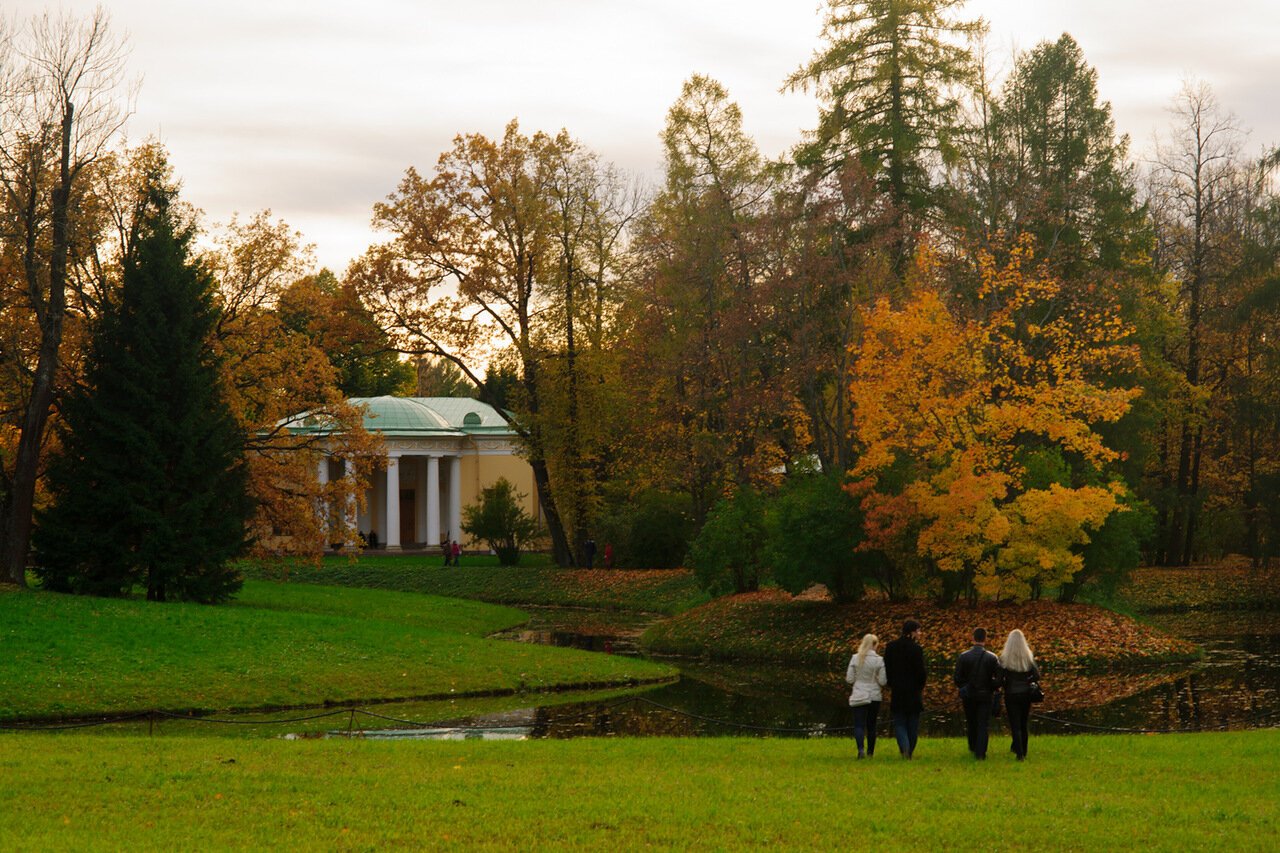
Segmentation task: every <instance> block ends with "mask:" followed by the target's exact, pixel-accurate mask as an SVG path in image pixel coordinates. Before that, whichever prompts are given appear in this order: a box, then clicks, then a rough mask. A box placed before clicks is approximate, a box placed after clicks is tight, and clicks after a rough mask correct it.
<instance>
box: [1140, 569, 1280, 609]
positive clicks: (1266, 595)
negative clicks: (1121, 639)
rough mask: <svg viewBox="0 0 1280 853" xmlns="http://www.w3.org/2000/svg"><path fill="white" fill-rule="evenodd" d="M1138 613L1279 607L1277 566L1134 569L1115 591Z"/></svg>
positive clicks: (1279, 592) (1279, 591)
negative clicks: (1262, 567)
mask: <svg viewBox="0 0 1280 853" xmlns="http://www.w3.org/2000/svg"><path fill="white" fill-rule="evenodd" d="M1117 597H1118V599H1119V602H1118V603H1119V604H1120V605H1121V606H1122V607H1125V608H1129V609H1132V610H1134V611H1136V612H1139V613H1179V612H1186V611H1195V610H1275V609H1280V568H1272V569H1269V570H1265V571H1264V570H1262V569H1253V568H1249V567H1248V566H1209V567H1204V566H1198V567H1189V568H1142V569H1137V570H1135V571H1134V572H1133V573H1132V574H1131V575H1130V576H1129V581H1128V583H1126V584H1125V585H1124V586H1122V587H1121V588H1120V589H1119V590H1118V593H1117Z"/></svg>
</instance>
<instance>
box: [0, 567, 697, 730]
mask: <svg viewBox="0 0 1280 853" xmlns="http://www.w3.org/2000/svg"><path fill="white" fill-rule="evenodd" d="M523 619H524V616H523V614H521V613H520V612H519V611H516V610H511V609H509V608H504V607H495V606H492V605H487V604H480V603H477V602H464V601H456V600H451V599H443V598H434V597H429V596H423V595H413V594H407V593H395V592H388V591H384V590H363V589H326V588H324V587H316V586H306V585H296V584H295V585H287V586H286V585H279V584H269V583H263V582H253V581H251V582H248V583H246V585H245V589H244V591H243V593H242V595H241V596H240V598H239V600H238V602H237V603H236V604H233V605H226V606H218V607H209V606H202V605H194V604H171V603H170V604H155V603H148V602H145V601H137V600H114V599H100V598H89V597H81V596H69V595H58V594H54V593H47V592H31V591H25V592H19V591H14V590H4V591H0V649H3V653H2V654H0V720H14V719H48V718H64V717H77V716H85V715H94V714H103V713H129V712H135V711H145V710H152V709H159V710H170V711H197V712H203V711H222V710H228V709H249V708H282V707H307V706H315V705H323V704H331V703H348V702H353V703H359V702H370V701H381V700H391V699H401V698H416V697H438V696H451V695H452V696H458V695H469V694H479V693H501V692H512V691H522V690H541V689H550V688H555V687H564V686H585V685H588V684H617V683H623V682H628V681H632V680H647V679H655V678H661V677H664V676H668V675H670V674H671V670H669V669H668V668H666V667H663V666H661V665H657V664H653V663H648V662H645V661H639V660H632V659H626V658H615V657H610V656H605V655H594V654H589V653H586V652H579V651H576V650H573V649H560V648H550V647H541V646H532V645H525V644H519V643H508V642H500V641H496V640H486V639H484V638H483V635H484V634H487V633H490V632H492V631H495V630H498V629H500V628H504V627H508V626H511V625H515V624H518V623H519V622H521V621H522V620H523Z"/></svg>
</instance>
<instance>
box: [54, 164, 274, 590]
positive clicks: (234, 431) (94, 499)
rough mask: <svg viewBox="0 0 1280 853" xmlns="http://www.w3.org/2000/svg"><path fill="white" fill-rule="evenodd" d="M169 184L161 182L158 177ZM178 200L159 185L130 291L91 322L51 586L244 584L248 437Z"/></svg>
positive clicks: (73, 408) (67, 414) (125, 280)
mask: <svg viewBox="0 0 1280 853" xmlns="http://www.w3.org/2000/svg"><path fill="white" fill-rule="evenodd" d="M157 185H158V183H157ZM173 197H174V192H173V191H172V190H170V189H159V188H157V189H153V191H152V197H151V203H150V210H149V212H148V214H147V215H146V216H145V217H144V218H143V221H142V224H141V227H140V229H139V231H138V235H137V240H136V242H135V243H134V246H133V247H132V249H131V251H129V252H128V253H127V255H126V258H125V260H124V264H123V277H122V280H121V286H120V289H119V290H118V291H117V292H116V293H114V294H112V295H111V296H110V297H109V298H108V299H107V301H106V303H105V304H104V305H103V308H102V312H101V314H100V316H99V317H98V319H97V321H96V323H95V324H94V328H93V337H92V340H91V343H90V346H89V352H88V356H87V360H86V369H85V376H84V383H83V385H82V386H81V387H80V388H78V389H77V390H76V391H74V392H73V393H71V394H70V395H69V398H68V400H67V402H66V404H65V407H64V409H63V414H64V427H65V429H64V431H63V435H62V441H63V443H62V449H61V451H60V452H59V453H58V454H57V456H56V457H55V459H54V461H53V462H52V464H51V467H50V471H49V487H50V491H51V494H52V498H53V500H52V504H51V506H50V507H49V508H48V509H47V510H46V511H45V512H43V513H41V514H40V515H39V516H38V519H37V521H38V526H37V530H36V535H35V546H36V555H37V562H38V568H37V570H36V571H37V574H38V575H39V577H40V579H41V581H42V584H43V585H44V586H45V587H47V588H50V589H56V590H63V591H69V592H78V593H86V594H94V595H127V594H129V593H130V591H131V590H132V589H133V588H134V587H135V585H142V586H144V587H145V588H146V594H147V599H148V600H151V601H167V600H186V601H199V602H209V603H212V602H217V601H222V600H225V599H226V598H227V597H229V596H230V595H232V594H233V593H235V592H236V591H237V590H238V589H239V588H240V584H241V580H240V577H239V575H238V573H237V572H236V571H235V570H234V569H232V568H231V567H229V566H228V561H229V560H230V559H231V558H232V557H234V556H235V555H236V554H238V553H239V552H240V551H241V550H242V549H243V547H244V545H245V544H246V533H245V530H246V527H245V522H246V520H247V519H248V517H249V513H250V510H251V504H250V500H249V498H248V496H247V493H246V472H245V469H244V465H243V462H242V454H241V449H242V446H243V437H242V435H241V434H240V431H239V429H238V427H237V425H236V423H235V421H234V419H233V418H232V415H231V412H230V410H229V408H228V407H227V405H226V403H225V401H224V400H223V398H222V394H221V390H220V385H219V364H218V360H217V358H216V357H215V355H214V354H213V352H212V351H211V350H210V348H209V346H208V340H209V335H210V332H211V331H212V329H213V328H214V325H215V323H216V322H217V318H218V309H217V307H216V306H215V303H214V300H213V280H212V278H211V276H210V275H209V274H208V273H207V272H206V271H204V269H203V268H202V267H201V266H200V264H199V263H198V262H196V261H194V260H192V259H191V257H190V243H191V239H192V236H193V229H192V228H191V227H189V226H187V225H184V224H182V223H181V222H180V221H179V217H178V216H177V214H176V213H175V211H174V205H173Z"/></svg>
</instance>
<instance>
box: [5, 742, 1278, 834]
mask: <svg viewBox="0 0 1280 853" xmlns="http://www.w3.org/2000/svg"><path fill="white" fill-rule="evenodd" d="M891 746H892V744H889V743H886V744H884V746H883V749H882V754H881V755H877V757H876V758H875V759H873V760H870V761H862V762H857V761H854V760H852V757H851V751H852V744H851V742H850V741H848V740H844V739H823V740H807V741H806V740H769V739H763V740H757V739H745V738H743V739H708V740H698V739H636V740H576V741H531V742H524V743H511V742H505V743H492V742H476V741H470V742H455V743H448V742H444V743H441V742H395V743H388V742H375V741H342V740H338V741H333V740H329V741H294V742H286V741H240V740H235V741H232V740H222V739H216V738H156V739H146V738H101V737H76V736H57V735H55V736H50V735H36V734H20V735H15V734H10V735H0V798H2V799H3V801H4V803H5V808H4V809H3V810H0V847H3V848H4V849H23V850H34V849H60V850H116V849H130V850H170V849H233V848H252V849H362V850H372V849H384V848H391V847H395V848H407V849H422V848H429V849H437V848H445V849H450V848H452V849H477V848H480V849H486V848H487V849H495V850H529V849H557V850H560V849H601V850H613V849H619V848H621V849H632V848H637V847H642V846H656V847H661V848H675V849H739V848H762V847H766V846H770V847H772V846H781V847H787V848H792V849H811V850H833V849H839V848H854V849H869V850H920V849H1029V850H1080V849H1083V850H1107V849H1117V848H1132V849H1142V850H1171V851H1173V850H1176V851H1184V850H1258V851H1269V850H1274V849H1277V845H1280V809H1278V808H1277V806H1276V803H1277V802H1280V762H1277V761H1276V760H1275V756H1276V755H1277V753H1278V752H1280V731H1276V730H1270V731H1258V732H1237V733H1228V734H1197V735H1168V736H1162V737H1089V736H1072V737H1053V738H1051V737H1045V738H1038V739H1033V741H1032V744H1031V758H1030V760H1028V761H1027V762H1025V763H1015V762H1014V761H1012V758H1011V756H1009V755H1007V754H1006V753H1002V752H1001V751H1000V750H996V751H995V752H994V754H993V756H992V758H991V759H990V760H988V761H987V762H985V763H977V762H974V761H972V760H971V759H970V758H969V757H968V756H967V755H966V754H965V753H964V745H963V742H962V741H959V740H925V741H923V742H922V743H921V744H920V747H919V749H918V752H917V759H916V760H915V761H913V762H904V761H901V760H900V759H898V758H897V756H896V755H890V753H891V752H893V750H892V749H891ZM1001 746H1003V744H1001Z"/></svg>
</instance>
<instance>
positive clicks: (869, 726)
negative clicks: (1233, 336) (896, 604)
mask: <svg viewBox="0 0 1280 853" xmlns="http://www.w3.org/2000/svg"><path fill="white" fill-rule="evenodd" d="M879 647H880V638H879V637H877V636H876V635H875V634H866V635H864V636H863V638H862V642H860V643H858V650H857V651H856V652H854V655H853V657H851V658H850V659H849V669H848V671H847V672H846V673H845V676H844V680H845V681H847V682H849V683H850V684H852V685H853V692H852V693H850V694H849V705H850V707H852V708H853V738H854V740H856V741H857V742H858V757H859V758H864V757H865V758H870V757H871V756H873V755H875V754H876V717H877V716H879V714H880V702H881V700H882V699H883V698H884V697H883V695H882V694H881V692H880V688H882V687H884V686H885V685H886V684H888V683H889V682H888V680H887V679H886V678H885V675H884V658H882V657H880V655H879V653H878V652H877V649H878V648H879ZM864 736H865V738H866V749H865V750H864V749H863V738H864Z"/></svg>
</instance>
